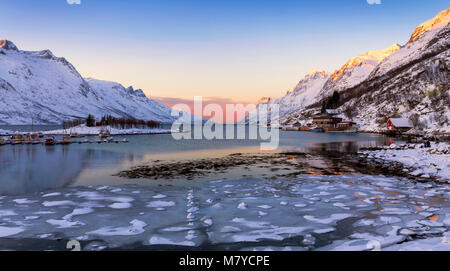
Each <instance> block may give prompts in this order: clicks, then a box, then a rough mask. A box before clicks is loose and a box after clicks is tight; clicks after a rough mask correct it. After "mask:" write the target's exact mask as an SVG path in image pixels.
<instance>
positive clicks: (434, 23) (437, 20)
mask: <svg viewBox="0 0 450 271" xmlns="http://www.w3.org/2000/svg"><path fill="white" fill-rule="evenodd" d="M449 21H450V8H448V9H446V10H443V11H441V12H439V13H438V15H436V16H435V17H434V18H432V19H430V20H428V21H426V22H423V23H422V24H420V25H419V26H418V27H417V28H416V29H415V30H414V32H413V33H412V35H411V38H410V39H409V42H413V41H415V40H416V39H417V38H418V37H420V36H421V35H422V34H423V33H425V32H427V31H429V30H432V29H435V28H438V27H442V26H445V25H446V24H448V22H449Z"/></svg>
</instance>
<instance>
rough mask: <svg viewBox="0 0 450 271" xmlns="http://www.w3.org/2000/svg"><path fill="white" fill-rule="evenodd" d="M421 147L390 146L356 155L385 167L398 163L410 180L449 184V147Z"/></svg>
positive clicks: (443, 145)
mask: <svg viewBox="0 0 450 271" xmlns="http://www.w3.org/2000/svg"><path fill="white" fill-rule="evenodd" d="M423 145H424V144H402V145H396V144H392V145H390V146H385V147H384V148H381V149H379V150H364V151H359V152H358V154H359V156H360V157H363V158H365V159H367V160H369V161H374V162H379V163H383V165H384V166H386V167H392V166H393V165H392V163H400V164H402V165H403V169H402V171H403V172H402V173H404V174H406V175H408V176H409V177H412V178H420V179H424V180H428V179H436V180H438V181H444V182H450V145H449V144H448V143H438V144H436V143H431V147H429V148H424V147H423Z"/></svg>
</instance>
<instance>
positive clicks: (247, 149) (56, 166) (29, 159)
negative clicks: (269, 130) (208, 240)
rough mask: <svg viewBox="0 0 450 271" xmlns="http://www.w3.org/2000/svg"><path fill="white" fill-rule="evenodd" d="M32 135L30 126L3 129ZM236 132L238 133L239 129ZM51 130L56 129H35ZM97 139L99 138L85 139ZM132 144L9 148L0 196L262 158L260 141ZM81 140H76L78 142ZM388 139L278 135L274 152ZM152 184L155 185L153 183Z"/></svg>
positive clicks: (1, 157) (159, 139)
mask: <svg viewBox="0 0 450 271" xmlns="http://www.w3.org/2000/svg"><path fill="white" fill-rule="evenodd" d="M7 128H9V129H11V130H13V129H14V131H16V130H20V131H30V130H31V127H30V126H15V127H11V126H9V127H1V129H7ZM234 128H235V132H237V128H236V127H234ZM34 129H41V130H50V129H55V126H50V127H45V126H40V127H37V128H36V127H35V128H34ZM87 138H88V139H95V140H96V139H97V138H96V137H87ZM114 138H115V139H117V140H122V139H124V138H126V139H127V140H128V141H129V142H128V143H102V144H97V143H90V144H86V143H83V144H72V145H69V146H60V145H57V146H43V145H14V146H12V145H6V146H1V148H0V195H24V194H28V193H34V192H42V191H45V190H49V189H57V188H62V187H68V186H88V185H124V184H130V183H131V184H139V185H144V186H146V185H147V186H149V185H150V186H151V185H153V184H152V181H145V180H144V181H143V180H138V181H136V180H127V179H124V178H118V177H115V176H113V175H115V174H116V173H118V172H119V171H121V170H127V169H130V168H131V167H133V166H137V165H148V164H151V163H152V161H154V160H164V161H166V160H167V161H174V160H191V159H202V158H214V157H221V156H224V155H227V154H232V153H258V152H260V151H261V150H260V143H261V142H262V141H261V140H249V139H248V138H249V136H248V127H247V129H246V137H245V138H246V139H232V140H220V139H214V140H206V139H201V140H193V139H191V140H189V139H185V140H175V139H173V138H172V136H171V135H170V134H149V135H132V136H131V135H128V136H115V137H114ZM76 140H78V139H74V141H76ZM384 140H385V139H384V138H383V137H381V136H377V135H374V134H352V135H350V134H344V133H334V134H332V133H328V134H325V133H307V132H286V131H280V144H279V148H278V149H277V150H275V151H282V150H286V149H289V150H292V149H298V148H307V147H309V146H312V145H314V144H315V143H330V142H355V144H356V145H358V144H360V145H361V144H362V145H366V146H367V145H377V144H382V143H383V142H384ZM153 183H154V182H153Z"/></svg>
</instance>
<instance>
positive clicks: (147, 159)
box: [0, 131, 450, 250]
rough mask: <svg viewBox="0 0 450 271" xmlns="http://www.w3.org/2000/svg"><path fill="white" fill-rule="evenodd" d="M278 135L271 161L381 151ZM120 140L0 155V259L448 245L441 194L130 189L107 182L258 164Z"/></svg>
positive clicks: (375, 140)
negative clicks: (38, 254)
mask: <svg viewBox="0 0 450 271" xmlns="http://www.w3.org/2000/svg"><path fill="white" fill-rule="evenodd" d="M280 133H281V134H280V148H279V149H278V150H277V151H282V150H298V151H302V150H310V151H311V150H313V151H314V150H316V149H317V148H315V147H314V146H316V147H317V146H318V147H319V149H327V148H331V149H333V150H338V151H355V150H356V149H357V148H358V146H371V145H372V146H373V145H378V144H383V143H384V141H385V138H384V137H382V136H378V135H373V134H352V135H349V134H331V133H330V134H317V133H303V132H286V131H280ZM124 137H126V138H127V139H128V140H129V143H126V144H125V143H119V144H115V143H108V144H72V145H69V146H51V147H46V146H41V145H30V146H27V145H16V146H0V249H39V250H41V249H55V250H65V249H66V247H65V244H66V242H57V241H56V240H61V239H62V240H65V241H68V240H73V239H75V240H78V241H80V242H81V245H82V248H83V249H85V250H102V249H158V250H161V249H162V250H170V249H207V250H214V249H220V250H224V249H231V250H261V249H262V250H266V249H269V250H329V249H337V250H366V249H369V248H370V247H369V246H368V244H369V243H370V242H372V241H376V242H378V243H377V244H379V245H380V246H381V247H382V248H386V249H415V248H417V247H419V248H422V249H427V248H432V249H447V250H448V249H450V247H449V244H448V243H445V242H442V237H446V238H449V239H450V234H449V232H448V230H447V227H446V225H447V224H446V223H448V221H447V220H448V218H447V216H448V214H449V213H450V206H449V201H450V199H449V197H450V188H449V186H448V185H443V184H435V183H427V184H421V183H417V182H414V181H412V180H408V179H404V178H397V177H386V176H382V175H380V176H378V175H370V174H369V175H367V174H356V175H330V176H320V175H308V174H305V175H302V176H297V177H293V178H285V179H264V178H255V177H252V176H248V177H246V178H233V177H232V176H233V174H232V171H230V173H229V176H227V177H229V178H227V179H224V178H217V177H216V176H209V177H206V178H199V179H194V180H180V182H178V183H177V182H174V181H170V180H158V181H155V180H147V179H138V180H129V179H125V178H119V177H116V176H113V175H114V174H116V173H117V172H119V171H121V170H126V169H130V168H131V167H133V166H138V165H145V164H149V163H152V162H154V161H155V160H164V161H179V160H192V159H194V160H195V159H200V158H214V157H221V156H223V155H227V154H232V153H236V152H240V153H254V152H259V151H260V148H259V147H260V145H259V144H260V141H259V140H181V141H176V140H174V139H173V138H172V136H171V135H169V134H164V135H163V134H161V135H135V136H120V137H116V138H117V139H121V138H124ZM333 142H334V143H333ZM322 143H326V144H322ZM332 143H333V144H332ZM341 147H343V148H341ZM230 176H231V177H230ZM429 217H433V219H428V218H429ZM417 236H420V239H418V238H417ZM18 241H20V242H18Z"/></svg>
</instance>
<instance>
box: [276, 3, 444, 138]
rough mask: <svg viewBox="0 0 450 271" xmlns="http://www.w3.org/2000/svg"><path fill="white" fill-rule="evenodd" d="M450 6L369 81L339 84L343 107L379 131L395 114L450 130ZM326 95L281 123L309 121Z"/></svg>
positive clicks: (378, 67) (419, 126)
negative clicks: (308, 118)
mask: <svg viewBox="0 0 450 271" xmlns="http://www.w3.org/2000/svg"><path fill="white" fill-rule="evenodd" d="M449 11H450V9H447V10H445V11H443V12H440V13H439V14H438V15H437V16H436V17H435V18H433V19H431V20H429V21H427V22H425V23H423V24H421V25H420V26H419V27H417V28H416V29H415V30H414V32H413V34H412V35H411V39H410V40H409V41H408V43H406V44H405V45H404V46H402V47H400V48H399V49H398V50H396V49H395V50H396V51H395V52H392V53H391V54H389V55H388V56H386V57H385V58H384V59H383V60H382V61H381V62H380V63H379V64H378V65H376V66H375V67H374V68H373V69H372V71H371V72H370V74H369V75H368V76H367V77H366V78H365V79H364V80H362V81H361V82H359V83H357V84H355V85H349V86H346V87H344V88H342V89H339V88H338V89H337V90H338V91H339V92H340V94H341V95H340V96H341V101H340V104H341V106H340V107H339V110H340V111H341V112H344V113H345V115H346V117H348V118H351V119H353V120H355V121H356V122H357V123H359V124H360V125H361V126H362V127H363V128H365V129H367V130H379V129H380V128H381V127H384V125H385V123H386V121H387V119H388V118H390V117H405V118H409V119H410V120H411V122H412V123H413V124H414V126H415V128H416V129H418V130H428V131H441V132H450V128H449V123H450V80H449V78H450V24H449V22H450V18H449V16H448V14H449ZM388 53H389V52H388ZM330 80H332V78H331V79H330ZM327 83H328V82H327ZM325 87H326V86H325ZM325 87H324V88H325ZM323 91H324V90H321V92H323ZM324 98H325V97H321V96H320V95H319V96H318V97H317V101H316V104H315V105H313V106H311V107H310V108H307V110H304V109H301V108H299V109H298V110H297V111H295V112H293V113H290V114H286V115H284V116H282V118H281V122H284V123H291V122H294V121H299V120H300V121H301V122H306V121H307V117H308V116H310V115H311V114H312V113H314V112H317V111H318V108H319V105H320V102H321V101H323V99H324Z"/></svg>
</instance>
